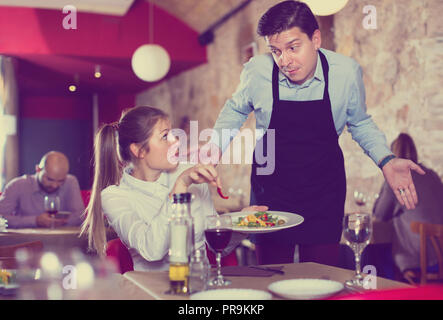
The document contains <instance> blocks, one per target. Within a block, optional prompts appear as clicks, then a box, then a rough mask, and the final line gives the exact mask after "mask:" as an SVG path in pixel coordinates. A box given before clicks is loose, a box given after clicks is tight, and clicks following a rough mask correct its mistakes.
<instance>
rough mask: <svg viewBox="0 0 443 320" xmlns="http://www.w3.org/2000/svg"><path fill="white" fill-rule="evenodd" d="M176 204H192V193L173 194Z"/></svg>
mask: <svg viewBox="0 0 443 320" xmlns="http://www.w3.org/2000/svg"><path fill="white" fill-rule="evenodd" d="M173 199H174V203H190V202H191V193H189V192H186V193H174V194H173Z"/></svg>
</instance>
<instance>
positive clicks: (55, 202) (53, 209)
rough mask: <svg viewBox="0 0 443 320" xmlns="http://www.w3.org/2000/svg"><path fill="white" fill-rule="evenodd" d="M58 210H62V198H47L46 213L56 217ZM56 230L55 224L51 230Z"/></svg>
mask: <svg viewBox="0 0 443 320" xmlns="http://www.w3.org/2000/svg"><path fill="white" fill-rule="evenodd" d="M58 210H60V198H59V197H58V196H56V195H46V196H45V211H46V212H47V213H49V215H50V216H51V217H55V215H56V214H57V212H58ZM53 228H54V223H51V229H53Z"/></svg>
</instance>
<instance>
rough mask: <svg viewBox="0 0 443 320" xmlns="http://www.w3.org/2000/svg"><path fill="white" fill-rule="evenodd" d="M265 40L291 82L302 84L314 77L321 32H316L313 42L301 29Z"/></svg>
mask: <svg viewBox="0 0 443 320" xmlns="http://www.w3.org/2000/svg"><path fill="white" fill-rule="evenodd" d="M265 40H266V43H267V45H268V47H269V49H270V50H271V53H272V56H273V58H274V61H275V63H276V64H277V65H278V67H279V69H280V71H281V72H282V73H283V74H284V75H285V76H286V77H287V78H288V79H289V80H291V81H292V82H294V83H296V84H302V83H304V82H305V81H306V80H309V79H310V78H312V77H313V76H314V73H315V68H316V66H317V50H318V48H320V45H321V34H320V30H315V32H314V33H313V35H312V40H311V39H309V37H308V35H307V34H306V33H304V32H302V31H301V30H300V28H299V27H294V28H292V29H289V30H286V31H282V32H280V33H277V34H274V35H271V36H269V37H268V36H267V37H265Z"/></svg>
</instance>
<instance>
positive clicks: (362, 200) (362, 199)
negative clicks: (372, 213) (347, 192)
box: [354, 190, 367, 207]
mask: <svg viewBox="0 0 443 320" xmlns="http://www.w3.org/2000/svg"><path fill="white" fill-rule="evenodd" d="M354 200H355V203H356V204H357V205H358V206H359V207H361V206H364V205H365V204H366V200H367V199H366V196H365V194H364V193H363V192H360V191H358V190H355V191H354Z"/></svg>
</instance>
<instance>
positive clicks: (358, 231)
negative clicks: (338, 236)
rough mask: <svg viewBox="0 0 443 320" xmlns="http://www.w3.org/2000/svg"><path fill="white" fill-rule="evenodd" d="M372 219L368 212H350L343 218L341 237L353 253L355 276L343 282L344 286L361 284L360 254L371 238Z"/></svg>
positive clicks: (359, 285) (360, 285)
mask: <svg viewBox="0 0 443 320" xmlns="http://www.w3.org/2000/svg"><path fill="white" fill-rule="evenodd" d="M371 234H372V221H371V216H370V214H369V213H361V212H358V213H350V214H346V215H345V216H344V218H343V237H344V239H345V241H346V244H347V245H348V246H349V247H351V249H352V251H354V255H355V276H354V278H353V279H351V280H348V281H346V282H345V285H346V286H349V287H353V286H358V287H362V286H363V276H362V274H361V266H360V262H361V254H362V252H363V250H364V249H365V248H366V246H367V245H368V244H369V241H370V240H371Z"/></svg>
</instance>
